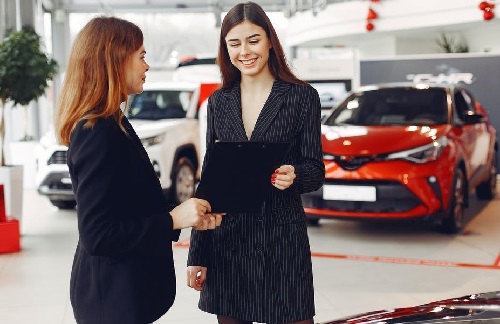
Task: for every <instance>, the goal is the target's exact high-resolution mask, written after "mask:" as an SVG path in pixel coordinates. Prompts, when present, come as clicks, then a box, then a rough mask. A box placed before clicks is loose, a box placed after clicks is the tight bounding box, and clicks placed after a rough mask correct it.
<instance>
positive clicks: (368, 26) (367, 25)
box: [366, 22, 375, 31]
mask: <svg viewBox="0 0 500 324" xmlns="http://www.w3.org/2000/svg"><path fill="white" fill-rule="evenodd" d="M373 29H375V26H374V25H373V24H372V23H371V22H369V23H367V24H366V30H368V31H372V30H373Z"/></svg>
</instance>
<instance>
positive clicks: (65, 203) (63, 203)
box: [50, 199, 76, 209]
mask: <svg viewBox="0 0 500 324" xmlns="http://www.w3.org/2000/svg"><path fill="white" fill-rule="evenodd" d="M50 202H51V203H52V205H54V206H56V207H57V208H59V209H73V208H75V206H76V201H75V200H52V199H50Z"/></svg>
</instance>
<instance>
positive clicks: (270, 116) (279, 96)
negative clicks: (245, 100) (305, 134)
mask: <svg viewBox="0 0 500 324" xmlns="http://www.w3.org/2000/svg"><path fill="white" fill-rule="evenodd" d="M289 88H290V84H288V83H285V82H282V81H280V80H276V81H275V82H274V84H273V87H272V89H271V93H270V94H269V97H268V98H267V100H266V103H265V104H264V107H262V111H261V112H260V115H259V117H258V118H257V122H256V123H255V128H254V130H253V132H252V137H251V138H250V139H251V140H253V141H258V140H260V139H261V138H262V137H263V135H264V134H265V133H266V130H267V129H268V128H269V125H271V123H272V121H273V120H274V118H275V117H276V115H277V114H278V111H279V110H280V109H281V107H282V102H283V98H284V96H283V94H284V93H286V92H287V91H288V89H289ZM240 106H241V105H240ZM240 111H241V108H240ZM240 114H241V112H240ZM240 119H241V117H240ZM242 126H243V122H242ZM243 132H244V131H243Z"/></svg>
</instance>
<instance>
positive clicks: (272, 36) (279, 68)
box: [217, 1, 306, 88]
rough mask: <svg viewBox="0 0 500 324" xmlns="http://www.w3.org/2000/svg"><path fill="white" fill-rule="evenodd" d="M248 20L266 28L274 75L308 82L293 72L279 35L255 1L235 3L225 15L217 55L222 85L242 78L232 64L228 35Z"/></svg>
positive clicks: (291, 80)
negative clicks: (227, 41)
mask: <svg viewBox="0 0 500 324" xmlns="http://www.w3.org/2000/svg"><path fill="white" fill-rule="evenodd" d="M245 20H248V21H249V22H251V23H252V24H254V25H257V26H260V27H261V28H262V29H264V30H265V32H266V35H267V38H268V39H269V42H270V44H271V46H272V48H271V49H270V50H269V61H268V65H269V70H270V71H271V73H272V75H273V76H274V77H275V78H276V79H279V80H282V81H285V82H289V83H296V84H306V82H304V81H302V80H300V79H298V78H297V77H296V76H295V75H294V74H293V72H292V71H291V69H290V67H289V66H288V63H287V61H286V58H285V53H284V51H283V47H282V46H281V43H280V41H279V38H278V35H277V34H276V31H275V30H274V27H273V25H272V23H271V20H269V17H268V16H267V15H266V13H265V12H264V10H263V9H262V7H261V6H259V5H258V4H256V3H254V2H250V1H249V2H245V3H239V4H237V5H235V6H234V7H233V8H231V10H229V12H228V13H227V14H226V16H225V17H224V20H223V21H222V26H221V30H220V39H219V52H218V55H217V64H218V65H219V68H220V71H221V75H222V87H223V88H228V87H231V86H232V85H233V84H234V83H235V82H238V81H239V80H240V78H241V73H240V71H239V70H238V69H237V68H236V67H235V66H233V65H232V64H231V60H230V58H229V53H228V51H227V46H226V36H227V34H228V33H229V31H230V30H231V29H232V28H233V27H234V26H236V25H238V24H241V23H242V22H244V21H245Z"/></svg>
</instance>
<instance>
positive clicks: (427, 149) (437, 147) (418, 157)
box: [386, 136, 448, 164]
mask: <svg viewBox="0 0 500 324" xmlns="http://www.w3.org/2000/svg"><path fill="white" fill-rule="evenodd" d="M446 145H448V138H447V137H446V136H443V137H440V138H438V139H437V140H435V141H433V142H432V143H430V144H427V145H423V146H419V147H415V148H412V149H410V150H405V151H400V152H395V153H391V154H389V155H387V157H386V160H406V161H409V162H413V163H418V164H423V163H428V162H432V161H436V160H437V159H438V158H439V157H440V156H441V153H442V152H443V149H444V148H445V147H446Z"/></svg>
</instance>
